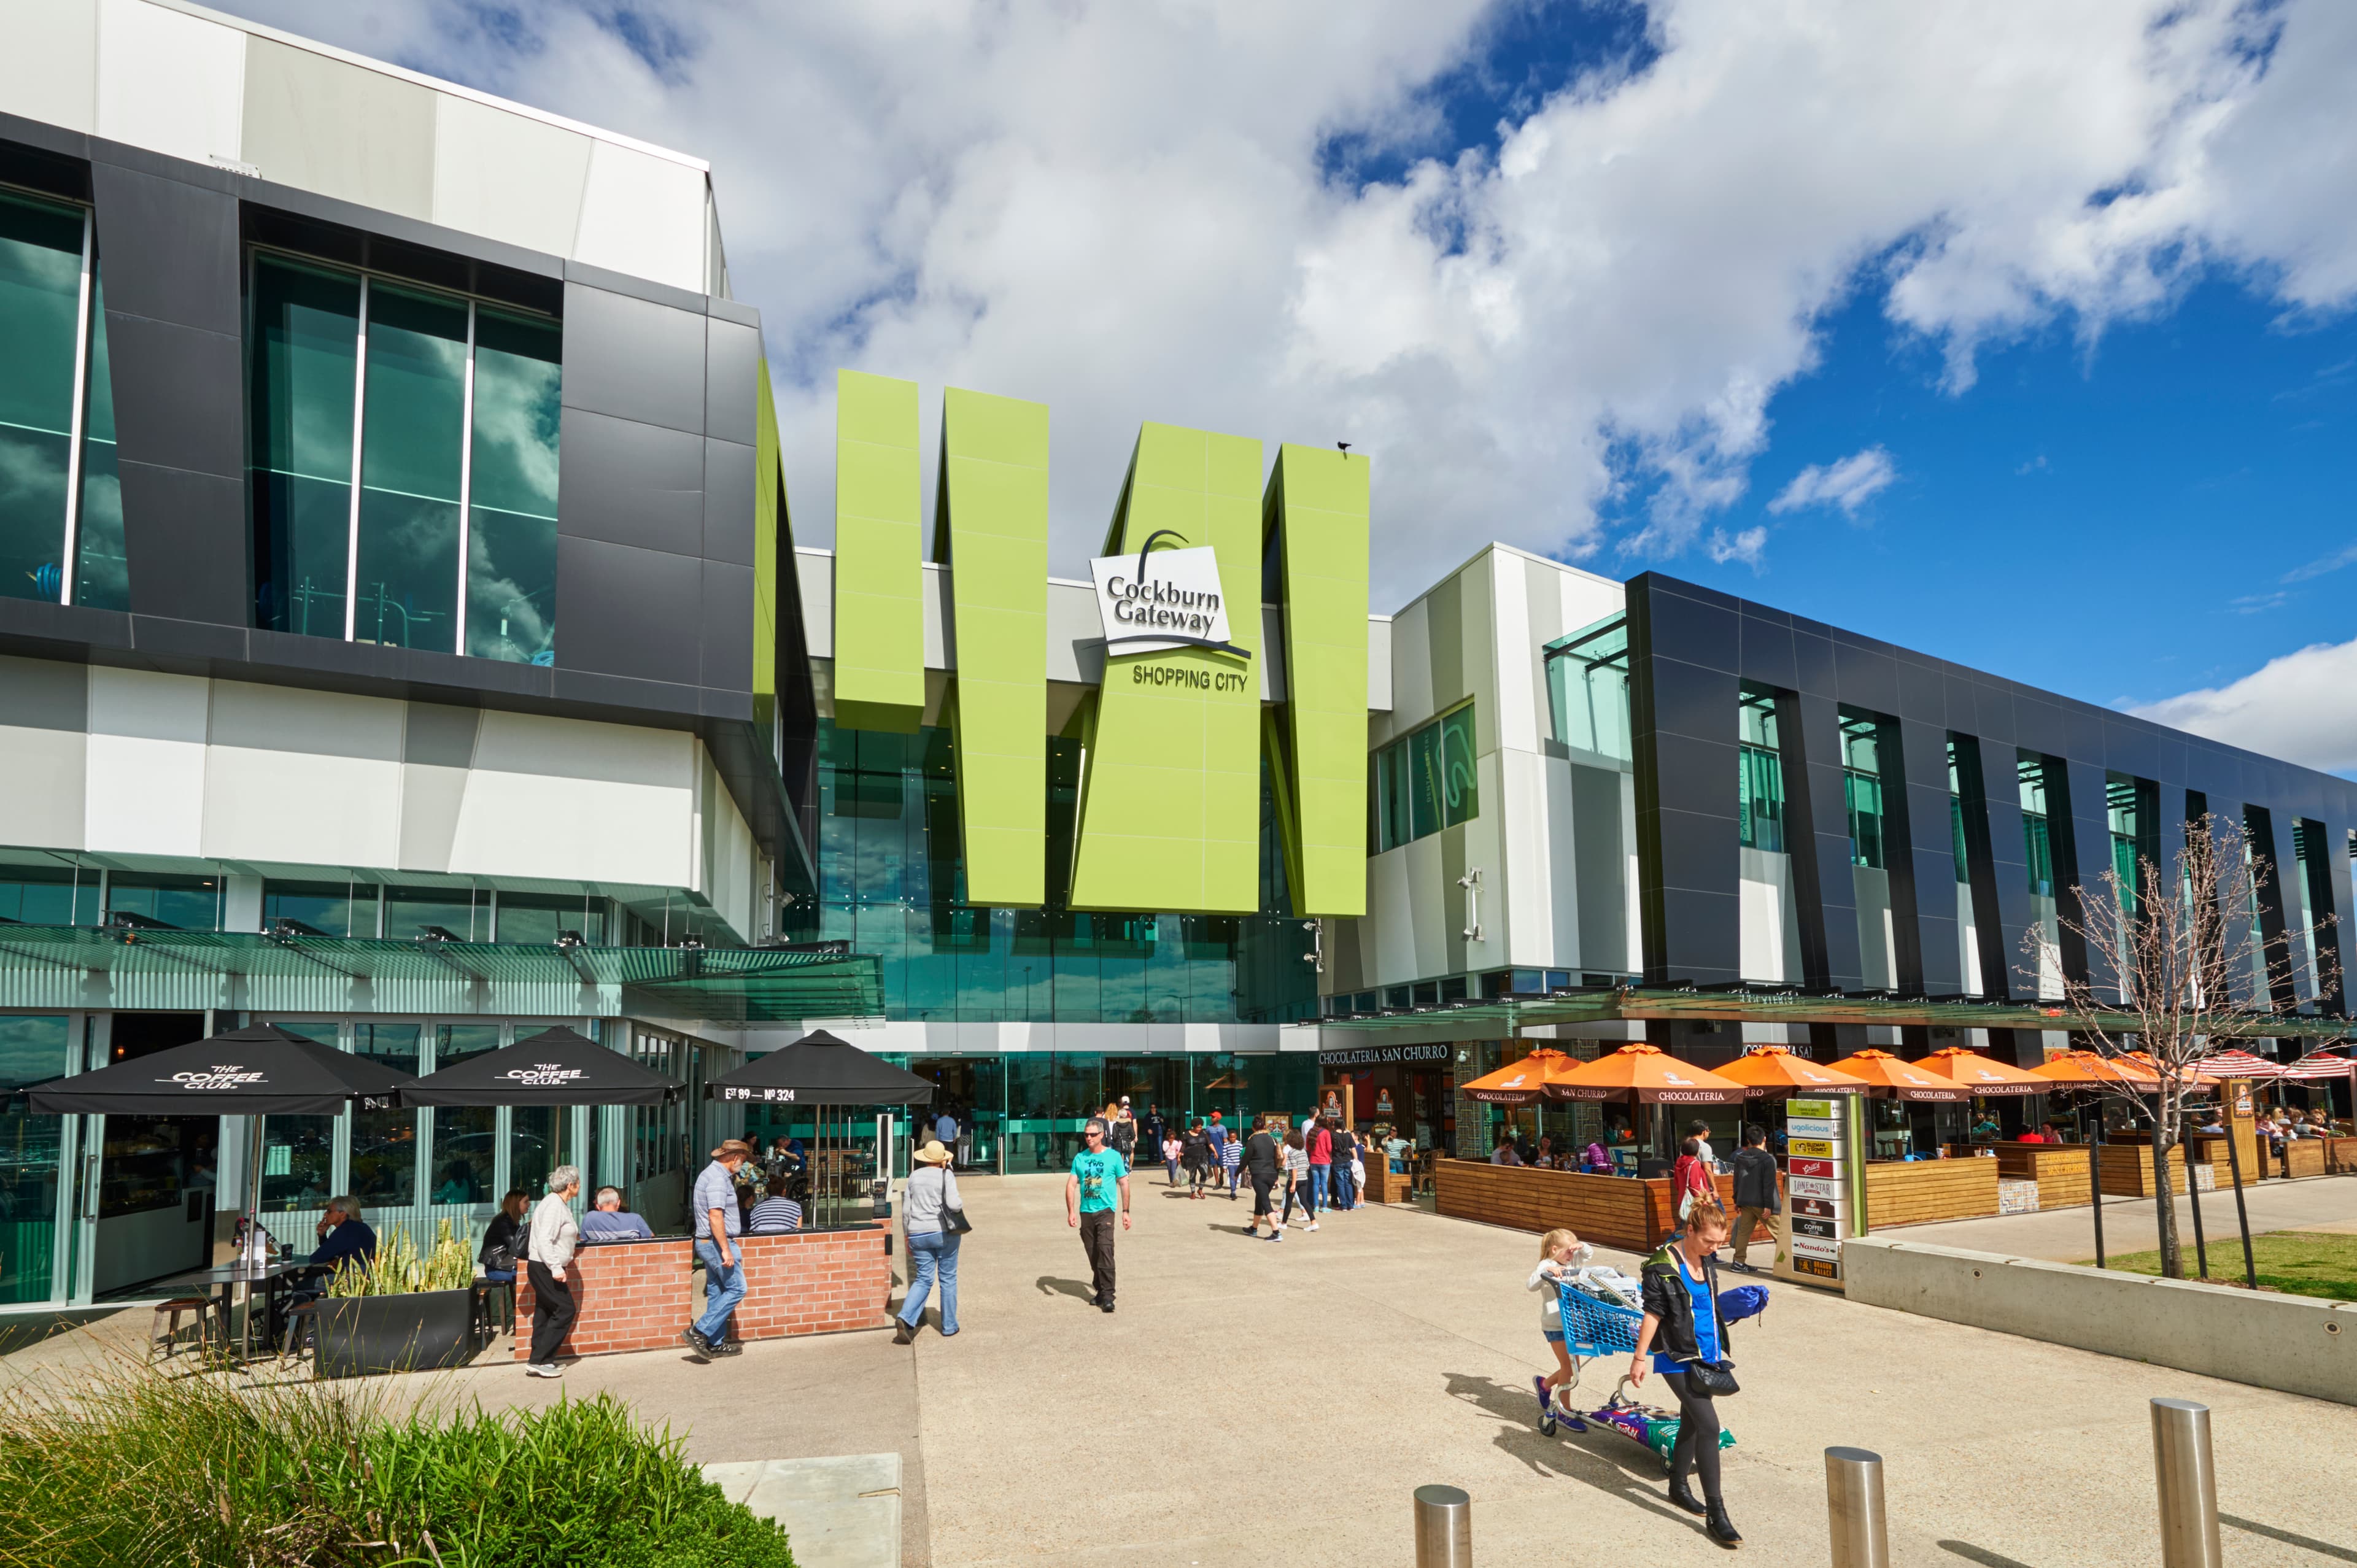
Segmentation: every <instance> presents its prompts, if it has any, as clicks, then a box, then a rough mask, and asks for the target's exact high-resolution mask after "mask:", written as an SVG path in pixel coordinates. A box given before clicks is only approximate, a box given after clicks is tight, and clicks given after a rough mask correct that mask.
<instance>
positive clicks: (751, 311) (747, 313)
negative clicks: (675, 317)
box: [704, 295, 761, 332]
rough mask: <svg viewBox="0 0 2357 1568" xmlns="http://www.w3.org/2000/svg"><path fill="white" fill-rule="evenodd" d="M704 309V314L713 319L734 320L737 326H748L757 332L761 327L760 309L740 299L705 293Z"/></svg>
mask: <svg viewBox="0 0 2357 1568" xmlns="http://www.w3.org/2000/svg"><path fill="white" fill-rule="evenodd" d="M704 310H705V315H707V316H709V317H712V319H713V320H715V321H730V322H734V323H736V324H737V326H739V327H750V328H753V329H754V330H755V331H757V332H758V331H759V330H760V328H761V313H760V311H759V309H758V308H756V307H755V306H750V305H748V304H746V303H745V302H744V301H743V300H741V299H722V298H721V297H719V296H718V295H707V296H706V297H705V301H704Z"/></svg>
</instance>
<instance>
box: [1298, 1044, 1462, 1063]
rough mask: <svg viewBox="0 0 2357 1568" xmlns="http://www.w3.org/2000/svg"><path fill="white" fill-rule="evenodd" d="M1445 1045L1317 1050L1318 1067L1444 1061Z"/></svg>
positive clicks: (1445, 1054)
mask: <svg viewBox="0 0 2357 1568" xmlns="http://www.w3.org/2000/svg"><path fill="white" fill-rule="evenodd" d="M1447 1060H1448V1047H1447V1046H1352V1047H1349V1048H1348V1049H1345V1050H1336V1051H1319V1052H1318V1066H1319V1067H1377V1066H1381V1065H1383V1064H1384V1063H1387V1062H1445V1061H1447Z"/></svg>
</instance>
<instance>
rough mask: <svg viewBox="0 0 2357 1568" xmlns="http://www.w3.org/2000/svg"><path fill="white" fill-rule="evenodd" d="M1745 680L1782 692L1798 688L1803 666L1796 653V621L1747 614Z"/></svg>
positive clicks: (1742, 629) (1744, 638) (1743, 629)
mask: <svg viewBox="0 0 2357 1568" xmlns="http://www.w3.org/2000/svg"><path fill="white" fill-rule="evenodd" d="M1741 631H1742V636H1743V678H1744V679H1745V680H1746V681H1751V682H1758V683H1760V685H1763V686H1772V687H1774V688H1775V689H1776V690H1778V691H1780V692H1790V691H1795V690H1797V689H1798V683H1799V682H1800V679H1801V667H1800V665H1799V663H1798V662H1797V661H1796V659H1795V656H1794V654H1793V652H1792V617H1790V616H1782V617H1778V618H1769V617H1767V616H1761V615H1755V614H1753V613H1751V612H1750V610H1749V609H1747V610H1746V611H1745V612H1744V615H1743V619H1742V626H1741Z"/></svg>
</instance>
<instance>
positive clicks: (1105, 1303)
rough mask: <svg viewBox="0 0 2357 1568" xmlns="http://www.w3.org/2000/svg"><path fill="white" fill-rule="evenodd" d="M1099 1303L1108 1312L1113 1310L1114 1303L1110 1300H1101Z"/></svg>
mask: <svg viewBox="0 0 2357 1568" xmlns="http://www.w3.org/2000/svg"><path fill="white" fill-rule="evenodd" d="M1097 1305H1099V1306H1100V1307H1103V1309H1104V1310H1105V1311H1107V1312H1111V1311H1112V1310H1113V1303H1111V1302H1109V1301H1101V1302H1099V1303H1097Z"/></svg>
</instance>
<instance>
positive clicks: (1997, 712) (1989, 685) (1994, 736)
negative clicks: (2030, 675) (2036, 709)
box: [1973, 679, 2021, 746]
mask: <svg viewBox="0 0 2357 1568" xmlns="http://www.w3.org/2000/svg"><path fill="white" fill-rule="evenodd" d="M1973 705H1974V707H1975V709H1976V710H1978V712H1979V714H1980V727H1979V730H1978V733H1979V735H1980V736H1982V737H1983V738H1984V739H1986V740H1988V741H1990V742H1992V743H1994V744H1996V745H2000V746H2019V745H2020V744H2021V721H2020V717H2019V715H2018V714H2016V713H2015V712H2014V707H2013V688H2012V687H2011V686H2010V685H2007V684H2005V683H2003V682H1998V681H1996V680H1994V679H1988V680H1977V681H1975V682H1973Z"/></svg>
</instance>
